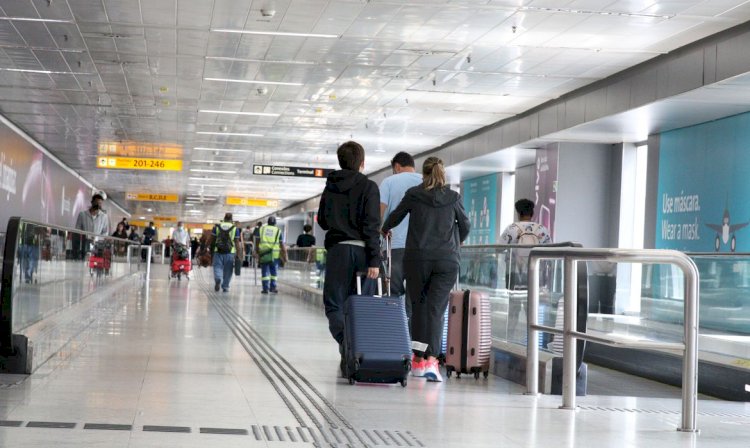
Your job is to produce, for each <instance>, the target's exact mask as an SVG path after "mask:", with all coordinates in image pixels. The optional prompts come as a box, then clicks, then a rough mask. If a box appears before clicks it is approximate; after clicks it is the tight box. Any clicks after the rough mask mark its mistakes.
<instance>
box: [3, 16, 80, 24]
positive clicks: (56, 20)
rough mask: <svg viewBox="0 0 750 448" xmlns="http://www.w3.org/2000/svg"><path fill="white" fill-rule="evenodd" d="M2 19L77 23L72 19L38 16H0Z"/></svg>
mask: <svg viewBox="0 0 750 448" xmlns="http://www.w3.org/2000/svg"><path fill="white" fill-rule="evenodd" d="M0 20H11V21H13V22H43V23H75V22H73V21H72V20H65V19H41V18H37V17H0Z"/></svg>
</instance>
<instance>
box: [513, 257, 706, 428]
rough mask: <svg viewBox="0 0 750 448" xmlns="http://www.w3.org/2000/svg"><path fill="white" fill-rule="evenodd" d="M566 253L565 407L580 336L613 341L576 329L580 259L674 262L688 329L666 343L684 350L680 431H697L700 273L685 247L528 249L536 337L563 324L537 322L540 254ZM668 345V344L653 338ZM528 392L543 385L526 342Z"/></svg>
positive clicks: (572, 403)
mask: <svg viewBox="0 0 750 448" xmlns="http://www.w3.org/2000/svg"><path fill="white" fill-rule="evenodd" d="M550 259H562V260H563V262H564V273H565V274H564V282H565V293H564V300H565V305H564V325H563V331H562V335H563V404H562V406H561V408H562V409H575V408H576V340H577V339H581V340H589V341H594V342H599V343H609V342H614V341H608V340H606V339H604V338H600V337H596V336H593V335H587V334H585V333H579V332H577V331H576V319H577V316H576V303H577V282H576V278H577V271H578V265H577V263H578V262H579V261H609V262H614V263H649V264H670V265H675V266H677V267H679V268H680V269H681V270H682V272H683V274H684V276H685V319H684V320H685V330H684V340H683V343H682V344H666V345H669V346H670V347H671V348H672V349H682V350H684V356H683V369H682V425H681V426H680V427H679V428H678V430H679V431H686V432H697V431H698V430H697V429H696V414H697V407H698V301H699V297H698V285H699V280H700V274H699V272H698V267H697V266H696V265H695V262H693V260H692V259H691V258H690V257H688V256H687V255H685V254H684V253H682V252H678V251H674V250H656V249H581V248H567V249H559V248H547V247H544V248H536V249H533V250H532V251H531V253H530V254H529V269H528V273H529V278H528V288H529V289H528V291H529V299H528V300H529V302H528V307H527V312H528V317H527V322H528V339H527V340H529V341H536V340H537V339H538V333H539V331H540V330H541V331H546V332H552V333H560V330H557V329H555V328H551V327H545V326H543V325H538V322H537V315H538V313H537V310H538V308H539V264H540V261H541V260H550ZM617 345H619V346H632V347H639V348H644V344H638V343H632V344H629V343H627V342H622V343H618V344H617ZM656 345H664V344H654V346H656ZM526 387H527V393H529V394H534V395H535V394H537V392H538V390H539V347H538V346H537V344H531V343H529V344H527V345H526Z"/></svg>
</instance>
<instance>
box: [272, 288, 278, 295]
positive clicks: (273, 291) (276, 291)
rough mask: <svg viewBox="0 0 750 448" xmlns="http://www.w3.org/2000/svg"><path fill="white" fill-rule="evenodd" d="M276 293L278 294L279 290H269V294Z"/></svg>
mask: <svg viewBox="0 0 750 448" xmlns="http://www.w3.org/2000/svg"><path fill="white" fill-rule="evenodd" d="M278 293H279V290H278V289H272V290H271V294H278Z"/></svg>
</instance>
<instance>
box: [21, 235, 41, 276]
mask: <svg viewBox="0 0 750 448" xmlns="http://www.w3.org/2000/svg"><path fill="white" fill-rule="evenodd" d="M38 258H39V248H37V247H36V246H34V245H31V244H24V245H22V246H21V270H22V271H23V276H24V280H25V281H26V282H27V283H28V282H31V279H32V277H33V276H34V271H35V270H36V264H37V259H38Z"/></svg>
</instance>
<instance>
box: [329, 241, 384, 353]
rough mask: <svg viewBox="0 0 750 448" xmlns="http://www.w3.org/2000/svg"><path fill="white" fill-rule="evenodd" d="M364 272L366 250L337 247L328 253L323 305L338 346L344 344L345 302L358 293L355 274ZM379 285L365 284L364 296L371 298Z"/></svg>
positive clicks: (348, 245) (348, 246)
mask: <svg viewBox="0 0 750 448" xmlns="http://www.w3.org/2000/svg"><path fill="white" fill-rule="evenodd" d="M363 271H367V261H366V259H365V248H364V247H359V246H353V245H351V244H337V245H335V246H333V247H331V249H330V250H329V251H328V260H327V266H326V279H325V283H324V284H323V305H324V307H325V312H326V317H327V318H328V329H329V330H330V332H331V336H333V339H335V340H336V342H338V343H339V344H342V343H343V342H344V306H345V305H346V299H347V297H349V296H350V295H353V294H355V293H356V291H357V284H356V274H357V272H363ZM376 286H377V285H376V284H375V282H365V284H363V285H362V288H363V291H362V293H363V294H365V295H372V291H373V290H374V289H375V287H376Z"/></svg>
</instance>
